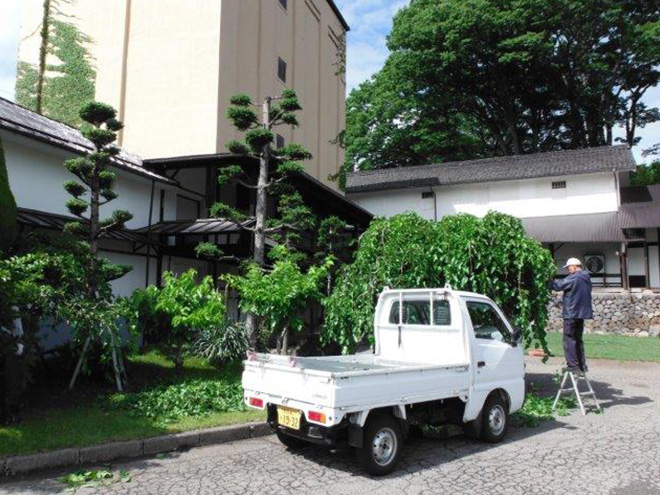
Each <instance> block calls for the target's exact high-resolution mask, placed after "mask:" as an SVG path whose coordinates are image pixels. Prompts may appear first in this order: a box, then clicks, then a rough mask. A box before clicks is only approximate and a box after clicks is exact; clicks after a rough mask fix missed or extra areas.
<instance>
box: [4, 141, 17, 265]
mask: <svg viewBox="0 0 660 495" xmlns="http://www.w3.org/2000/svg"><path fill="white" fill-rule="evenodd" d="M0 211H1V212H2V215H0V255H1V254H2V253H3V252H7V251H8V250H9V249H10V248H11V247H12V245H13V244H14V241H15V240H16V235H17V233H18V223H17V220H16V200H14V195H13V194H12V192H11V189H10V187H9V174H8V173H7V164H6V162H5V149H4V147H3V145H2V139H0Z"/></svg>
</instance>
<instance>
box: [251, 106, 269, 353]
mask: <svg viewBox="0 0 660 495" xmlns="http://www.w3.org/2000/svg"><path fill="white" fill-rule="evenodd" d="M270 103H271V98H270V97H266V98H264V103H263V107H262V112H263V114H262V125H263V127H264V129H269V128H270ZM269 162H270V144H266V145H265V146H264V147H263V149H262V151H261V157H260V158H259V180H258V182H257V205H256V208H255V221H256V224H255V232H254V253H253V256H252V260H253V261H254V262H255V263H256V264H257V265H259V266H260V267H263V266H264V264H265V262H266V231H265V229H266V214H267V211H266V209H267V200H268V198H267V194H266V189H267V187H268V166H269V165H270V163H269ZM246 323H247V335H248V342H249V343H250V347H251V348H253V349H254V348H256V346H257V337H258V330H259V318H258V316H257V315H255V314H253V313H248V315H247V322H246Z"/></svg>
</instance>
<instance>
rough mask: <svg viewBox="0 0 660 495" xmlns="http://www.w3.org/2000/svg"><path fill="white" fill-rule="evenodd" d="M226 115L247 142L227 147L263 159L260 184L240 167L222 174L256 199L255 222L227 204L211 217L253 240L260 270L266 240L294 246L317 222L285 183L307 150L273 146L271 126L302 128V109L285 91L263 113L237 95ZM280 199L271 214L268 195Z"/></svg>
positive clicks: (251, 333) (253, 323) (253, 318)
mask: <svg viewBox="0 0 660 495" xmlns="http://www.w3.org/2000/svg"><path fill="white" fill-rule="evenodd" d="M230 103H231V106H230V107H229V109H228V110H227V117H228V118H229V120H230V121H231V122H232V124H233V125H234V127H236V129H238V130H239V131H241V132H245V142H241V141H236V140H234V141H231V142H229V143H227V149H228V150H229V151H230V152H231V153H235V154H238V155H243V156H250V157H253V158H255V159H257V160H258V161H259V170H258V174H257V178H256V181H255V180H254V177H252V176H251V175H250V173H249V171H247V170H245V169H244V168H243V167H241V166H239V165H234V166H229V167H224V168H222V169H221V170H220V171H219V173H218V182H219V184H220V185H224V184H227V183H230V182H233V183H238V184H241V185H242V186H243V187H246V188H247V189H248V190H250V191H254V192H255V195H256V207H255V216H254V222H251V221H250V220H251V219H250V218H249V217H248V216H247V215H245V214H244V213H242V212H241V211H239V210H237V209H236V208H234V207H232V206H231V205H228V204H226V203H223V202H218V203H216V204H214V205H213V206H212V208H211V212H210V213H211V216H213V217H222V218H226V219H227V220H229V221H231V222H234V223H236V224H237V225H238V226H240V227H241V228H242V229H243V230H246V231H248V232H251V233H252V234H253V236H254V252H253V257H252V260H253V262H254V264H255V265H256V266H257V267H258V268H259V269H261V268H263V267H264V266H265V264H266V239H267V238H268V237H277V236H280V238H279V240H280V241H283V242H284V243H285V244H290V243H291V242H292V241H293V239H292V237H291V236H292V235H295V232H296V231H299V230H302V229H306V228H309V227H310V226H311V224H312V222H313V220H312V219H311V218H310V216H311V212H310V210H309V208H308V207H307V206H306V205H305V204H304V203H303V201H302V198H301V197H300V195H299V194H297V193H295V192H294V191H292V190H291V189H290V188H288V187H286V186H287V184H286V179H287V178H288V177H289V176H291V175H292V174H296V173H299V172H302V171H303V166H302V165H301V164H300V161H303V160H309V159H311V158H312V155H311V153H310V152H309V151H307V150H306V149H304V148H303V147H302V146H300V145H299V144H296V143H289V144H287V145H286V146H284V147H282V148H279V149H275V148H274V147H273V142H274V134H273V128H274V127H276V126H280V125H289V126H293V127H295V126H298V119H297V117H296V112H298V111H300V110H302V107H301V106H300V103H299V101H298V97H297V96H296V93H295V91H293V90H291V89H287V90H284V91H283V92H282V94H281V95H280V96H279V97H270V96H269V97H266V98H264V100H263V103H262V104H261V105H256V106H260V107H261V115H260V116H257V113H256V112H255V111H254V110H253V109H252V108H251V107H253V106H255V105H253V103H252V99H251V98H250V97H249V96H248V95H244V94H239V95H235V96H233V97H232V98H231V100H230ZM273 194H277V196H278V198H277V199H278V210H279V211H278V213H279V215H277V216H276V215H274V213H275V212H269V211H268V197H269V195H273ZM197 252H198V254H204V255H207V256H216V257H217V256H220V255H222V253H221V252H220V250H219V248H218V247H217V246H215V245H212V244H208V243H203V244H201V245H200V246H198V250H197ZM257 318H258V317H257V315H256V314H255V313H254V312H249V313H248V318H247V332H248V339H249V341H250V345H252V346H253V347H254V346H255V345H256V343H257V330H258V319H257Z"/></svg>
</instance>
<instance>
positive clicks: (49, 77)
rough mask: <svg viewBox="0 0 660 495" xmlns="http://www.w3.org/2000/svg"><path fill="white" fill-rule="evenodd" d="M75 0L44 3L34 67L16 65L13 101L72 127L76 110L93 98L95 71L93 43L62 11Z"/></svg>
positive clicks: (55, 0) (75, 121)
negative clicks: (91, 50) (37, 53)
mask: <svg viewBox="0 0 660 495" xmlns="http://www.w3.org/2000/svg"><path fill="white" fill-rule="evenodd" d="M63 4H70V5H72V6H75V0H44V3H43V11H42V19H41V24H40V29H38V31H37V32H35V33H34V34H35V35H37V34H38V36H39V55H38V61H37V63H36V64H34V65H33V64H30V63H28V62H27V61H24V60H20V61H19V62H18V75H17V78H16V101H17V102H18V103H19V104H21V105H23V106H24V107H26V108H29V109H31V110H34V111H35V112H37V113H39V114H42V115H47V116H48V117H50V118H53V119H55V120H59V121H61V122H64V123H67V124H69V125H72V126H78V125H80V123H81V120H80V117H79V115H78V109H79V108H80V107H81V106H82V105H83V104H84V103H87V102H89V101H92V100H93V99H94V94H95V79H96V72H95V69H94V67H93V65H92V59H91V55H90V53H89V50H88V48H87V47H88V45H89V44H90V43H92V40H91V39H90V38H89V37H88V36H87V35H85V34H84V33H82V32H81V31H80V30H79V29H78V27H77V26H76V24H75V23H74V22H73V21H72V16H69V15H67V14H66V13H64V12H63V11H62V6H63Z"/></svg>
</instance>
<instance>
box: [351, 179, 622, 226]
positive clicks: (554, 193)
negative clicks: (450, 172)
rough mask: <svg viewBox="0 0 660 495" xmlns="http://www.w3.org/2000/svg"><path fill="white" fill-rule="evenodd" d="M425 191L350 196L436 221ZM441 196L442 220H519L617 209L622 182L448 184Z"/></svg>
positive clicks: (374, 207)
mask: <svg viewBox="0 0 660 495" xmlns="http://www.w3.org/2000/svg"><path fill="white" fill-rule="evenodd" d="M554 181H566V189H554V190H553V189H552V187H551V184H552V182H554ZM425 190H428V189H404V190H395V191H379V192H373V193H363V194H348V195H347V196H348V198H349V199H352V200H353V201H356V202H357V203H358V204H360V205H361V206H363V207H364V208H366V209H367V210H369V211H370V212H372V213H374V214H375V215H382V216H387V217H389V216H392V215H396V214H397V213H402V212H404V211H417V212H418V213H419V214H420V215H422V216H424V217H426V218H432V217H433V199H432V198H429V199H422V192H423V191H425ZM435 192H436V195H437V215H438V218H441V217H442V216H444V215H454V214H456V213H471V214H473V215H476V216H479V217H482V216H484V215H485V214H486V213H488V211H489V210H496V211H500V212H502V213H507V214H509V215H513V216H516V217H518V218H529V217H544V216H557V215H576V214H585V213H601V212H607V211H616V210H617V192H616V183H615V181H614V176H613V175H612V174H611V173H601V174H588V175H573V176H565V177H548V178H544V179H529V180H520V181H502V182H489V183H483V184H466V185H458V186H445V187H439V188H436V189H435ZM429 211H430V213H429Z"/></svg>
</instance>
